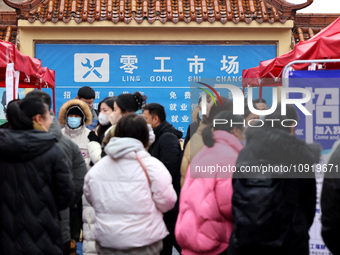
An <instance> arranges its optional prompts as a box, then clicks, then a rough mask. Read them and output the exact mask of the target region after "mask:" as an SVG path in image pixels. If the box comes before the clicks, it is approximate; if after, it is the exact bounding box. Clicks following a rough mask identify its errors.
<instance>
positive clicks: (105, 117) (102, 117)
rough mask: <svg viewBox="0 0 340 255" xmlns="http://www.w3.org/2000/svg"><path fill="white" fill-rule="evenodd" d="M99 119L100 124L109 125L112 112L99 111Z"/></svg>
mask: <svg viewBox="0 0 340 255" xmlns="http://www.w3.org/2000/svg"><path fill="white" fill-rule="evenodd" d="M98 121H99V123H100V125H103V126H105V125H107V124H109V123H110V114H105V113H101V112H100V113H99V116H98Z"/></svg>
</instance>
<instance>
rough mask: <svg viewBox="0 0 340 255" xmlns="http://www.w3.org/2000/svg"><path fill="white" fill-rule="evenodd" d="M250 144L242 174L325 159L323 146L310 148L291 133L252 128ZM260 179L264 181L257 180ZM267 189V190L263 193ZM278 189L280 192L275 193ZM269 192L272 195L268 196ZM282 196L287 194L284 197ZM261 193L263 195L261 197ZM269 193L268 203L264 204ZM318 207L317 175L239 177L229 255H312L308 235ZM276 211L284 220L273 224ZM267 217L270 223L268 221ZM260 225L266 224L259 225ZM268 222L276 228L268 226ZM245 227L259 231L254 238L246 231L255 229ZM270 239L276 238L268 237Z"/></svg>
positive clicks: (242, 154)
mask: <svg viewBox="0 0 340 255" xmlns="http://www.w3.org/2000/svg"><path fill="white" fill-rule="evenodd" d="M246 140H247V144H246V146H245V147H244V148H243V150H241V152H240V154H239V157H238V159H237V162H236V166H237V169H241V166H256V165H261V164H262V165H270V166H281V165H282V166H290V165H291V164H292V165H296V166H298V165H299V164H307V165H313V164H314V163H317V162H319V159H320V151H321V149H320V146H319V145H317V144H312V145H307V144H306V143H305V142H304V141H302V140H300V139H298V138H297V137H295V136H293V135H290V134H289V133H288V132H285V131H283V130H279V129H276V128H268V129H266V128H248V129H247V132H246ZM261 175H262V176H261ZM259 177H260V179H257V178H259ZM264 177H265V179H263V178H264ZM297 177H299V178H297ZM245 178H247V179H245ZM261 178H262V179H261ZM251 183H252V184H251ZM256 183H257V184H256ZM268 183H269V184H268ZM270 183H275V185H272V184H270ZM248 184H249V185H250V186H248V187H251V188H249V189H248V187H247V185H248ZM267 184H268V186H266V185H267ZM252 185H254V186H252ZM256 185H259V187H256ZM261 185H264V186H262V187H260V186H261ZM271 185H272V186H271ZM263 187H265V188H264V189H263ZM272 187H275V189H274V188H273V189H272V190H271V188H272ZM261 188H262V189H261ZM245 189H247V190H245ZM265 189H268V190H269V192H268V191H264V190H265ZM278 191H280V192H279V193H282V194H278V193H277V192H278ZM256 192H263V193H262V195H261V196H259V195H256V194H259V193H256ZM266 192H268V197H267V198H264V196H263V195H264V194H266ZM275 192H276V193H275ZM272 193H275V194H272ZM271 194H272V195H271ZM315 205H316V183H315V178H314V173H313V172H312V171H309V172H308V173H304V174H303V175H302V174H300V173H298V174H296V175H294V174H292V175H287V173H284V172H283V171H279V172H278V173H274V174H267V175H263V174H257V173H256V174H251V173H234V176H233V197H232V206H233V222H234V230H233V233H232V236H231V238H230V247H229V251H228V254H229V253H230V254H231V255H235V254H242V255H243V254H245V255H248V254H275V255H278V254H289V255H294V254H296V255H308V254H309V234H308V231H309V228H310V227H311V225H312V223H313V219H314V214H315ZM276 211H278V212H279V213H278V214H277V216H278V217H276V216H273V217H275V218H269V217H272V215H275V212H276ZM264 215H266V216H264ZM267 216H268V220H267V222H266V220H264V219H265V217H267ZM249 219H251V220H250V221H249ZM278 219H279V220H278ZM260 220H261V222H258V221H260ZM263 220H264V221H263ZM268 221H270V222H271V223H270V224H269V225H266V223H268ZM244 222H251V224H252V225H251V226H255V231H254V233H252V234H251V233H249V231H244V230H245V229H247V227H249V226H245V224H244ZM242 224H243V225H242ZM268 231H270V232H268ZM268 233H272V234H273V235H269V236H268ZM261 236H263V237H268V240H269V241H266V240H263V239H261ZM273 236H275V237H273ZM276 237H277V238H276ZM247 239H248V240H247ZM254 240H255V241H254ZM261 242H262V243H261Z"/></svg>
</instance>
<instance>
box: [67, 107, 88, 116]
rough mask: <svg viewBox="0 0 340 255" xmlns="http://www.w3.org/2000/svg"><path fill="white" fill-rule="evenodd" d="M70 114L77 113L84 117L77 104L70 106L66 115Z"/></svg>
mask: <svg viewBox="0 0 340 255" xmlns="http://www.w3.org/2000/svg"><path fill="white" fill-rule="evenodd" d="M70 114H73V115H77V116H79V117H81V118H82V119H83V118H84V113H83V111H82V110H81V109H80V107H79V106H77V105H75V106H72V107H70V109H69V110H68V112H67V116H68V115H70Z"/></svg>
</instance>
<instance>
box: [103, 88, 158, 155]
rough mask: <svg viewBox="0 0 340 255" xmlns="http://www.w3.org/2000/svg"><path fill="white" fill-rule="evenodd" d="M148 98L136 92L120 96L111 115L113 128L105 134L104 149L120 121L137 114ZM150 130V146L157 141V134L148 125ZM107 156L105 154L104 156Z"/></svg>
mask: <svg viewBox="0 0 340 255" xmlns="http://www.w3.org/2000/svg"><path fill="white" fill-rule="evenodd" d="M146 98H147V97H146V96H144V95H142V94H141V93H139V92H135V93H133V94H130V93H127V94H120V95H119V96H118V97H117V98H116V100H115V102H114V105H113V112H112V113H111V115H110V122H111V124H112V127H111V128H110V129H108V130H107V131H106V133H105V137H104V140H103V143H102V147H103V148H104V147H105V146H106V145H107V144H108V143H109V141H110V139H111V138H112V137H113V136H114V132H115V129H116V125H117V123H118V121H119V120H120V119H121V118H122V117H123V116H125V115H127V114H129V113H135V112H137V111H138V110H140V109H142V107H143V106H144V105H145V104H146ZM148 130H149V145H148V146H150V144H152V143H153V142H154V141H155V134H154V133H153V131H152V128H151V126H150V125H148ZM104 155H105V152H103V154H102V156H104Z"/></svg>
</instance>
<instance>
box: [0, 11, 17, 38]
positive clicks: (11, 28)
mask: <svg viewBox="0 0 340 255" xmlns="http://www.w3.org/2000/svg"><path fill="white" fill-rule="evenodd" d="M16 23H17V19H16V13H15V12H14V11H0V40H2V41H6V42H12V43H14V44H15V42H16V36H17V30H18V27H17V25H16Z"/></svg>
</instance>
